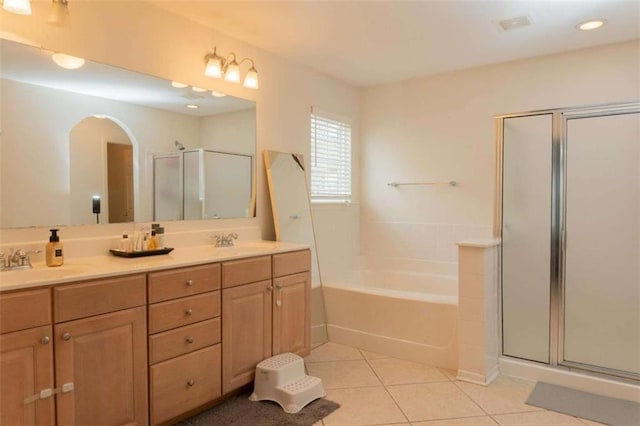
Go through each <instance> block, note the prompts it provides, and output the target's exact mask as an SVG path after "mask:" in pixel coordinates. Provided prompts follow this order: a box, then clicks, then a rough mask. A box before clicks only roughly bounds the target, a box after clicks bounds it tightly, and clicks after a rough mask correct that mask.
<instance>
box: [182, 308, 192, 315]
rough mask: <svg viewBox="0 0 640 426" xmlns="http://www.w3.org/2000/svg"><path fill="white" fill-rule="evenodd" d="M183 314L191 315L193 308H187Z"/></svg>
mask: <svg viewBox="0 0 640 426" xmlns="http://www.w3.org/2000/svg"><path fill="white" fill-rule="evenodd" d="M184 313H185V315H193V309H191V308H189V309H187V310H186V311H184Z"/></svg>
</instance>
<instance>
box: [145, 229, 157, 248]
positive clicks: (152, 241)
mask: <svg viewBox="0 0 640 426" xmlns="http://www.w3.org/2000/svg"><path fill="white" fill-rule="evenodd" d="M157 248H158V240H156V231H155V230H153V229H152V230H151V236H150V237H149V238H148V240H147V250H156V249H157Z"/></svg>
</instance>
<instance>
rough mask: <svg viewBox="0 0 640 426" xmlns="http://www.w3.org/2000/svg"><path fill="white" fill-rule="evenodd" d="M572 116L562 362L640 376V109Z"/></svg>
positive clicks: (568, 124) (567, 161)
mask: <svg viewBox="0 0 640 426" xmlns="http://www.w3.org/2000/svg"><path fill="white" fill-rule="evenodd" d="M565 117H566V121H565V132H566V133H565V145H564V150H565V154H566V155H565V163H564V167H565V171H564V182H565V198H564V199H565V220H564V231H565V232H564V236H565V237H564V238H565V241H564V286H563V289H562V298H561V299H562V305H561V309H560V339H559V340H560V341H559V348H558V349H559V357H558V362H559V363H560V364H564V365H568V366H577V367H583V368H587V369H591V370H595V371H599V370H600V371H605V372H608V373H613V374H619V375H622V376H626V377H632V378H633V377H635V378H640V114H639V113H637V112H636V113H623V114H620V113H618V114H615V115H614V114H610V115H600V116H597V115H594V114H591V115H589V114H582V115H580V114H569V115H566V116H565Z"/></svg>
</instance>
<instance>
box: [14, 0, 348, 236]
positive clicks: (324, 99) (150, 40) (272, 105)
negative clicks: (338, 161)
mask: <svg viewBox="0 0 640 426" xmlns="http://www.w3.org/2000/svg"><path fill="white" fill-rule="evenodd" d="M32 7H33V11H34V14H33V15H32V16H28V17H25V16H18V15H14V14H10V13H6V12H4V11H3V12H1V13H2V31H3V34H4V35H5V36H6V35H10V37H11V38H14V39H22V40H23V41H30V42H32V43H34V44H36V45H41V46H43V47H45V48H47V49H50V50H55V51H62V52H65V53H68V54H72V55H76V56H82V57H85V58H87V59H91V60H94V61H97V62H102V63H106V64H110V65H115V66H120V67H123V68H128V69H131V70H134V71H138V72H143V73H147V74H152V75H155V76H159V77H161V78H165V79H168V80H178V81H182V82H185V83H188V84H193V85H197V86H201V87H205V88H207V89H211V90H217V91H222V92H226V93H228V94H230V95H233V96H237V97H241V98H245V99H250V100H253V101H256V103H257V123H256V128H257V154H258V156H257V159H258V161H257V181H258V182H257V184H258V185H257V194H258V198H257V220H254V221H251V220H249V221H250V222H252V223H255V222H256V221H257V223H258V224H259V225H260V227H261V228H262V235H263V237H265V238H270V237H272V236H273V225H272V218H271V209H270V206H269V198H268V193H267V191H266V179H265V172H264V165H263V163H262V161H261V157H262V151H263V150H264V149H272V150H279V151H288V152H300V153H303V154H304V155H305V158H306V159H307V162H308V158H309V112H310V106H311V105H317V106H319V107H322V108H323V109H325V110H327V111H332V112H335V113H337V114H342V115H345V116H349V117H353V118H357V116H358V91H357V90H356V89H355V88H354V87H352V86H350V85H348V84H345V83H342V82H340V81H337V80H335V79H333V78H330V77H328V76H325V75H322V74H320V73H318V72H315V71H312V70H310V69H309V68H306V67H304V66H300V65H296V64H294V63H291V62H289V61H287V60H284V59H282V58H280V57H278V56H276V55H274V54H271V53H269V52H266V51H263V50H260V49H258V48H256V47H253V46H251V45H249V44H246V43H243V42H240V41H238V40H235V39H232V38H230V37H227V36H225V35H223V34H221V33H218V32H216V31H213V30H211V29H208V28H205V27H203V26H201V25H198V24H196V23H194V22H191V21H188V20H185V19H183V18H180V17H177V16H175V15H172V14H170V13H168V12H166V11H164V10H161V9H158V8H156V7H153V6H152V5H149V4H145V3H143V2H76V3H73V4H72V5H71V6H70V10H71V15H72V21H73V22H72V25H71V27H70V28H57V27H53V26H51V25H47V23H46V18H47V13H48V9H49V8H50V4H49V3H47V2H34V3H33V5H32ZM214 46H217V47H218V51H219V52H221V53H227V52H230V51H234V52H237V53H238V54H239V56H240V57H244V56H249V57H251V58H252V59H253V60H254V61H255V64H256V68H257V69H258V72H259V76H260V89H259V90H257V91H256V90H251V89H246V88H243V87H242V86H241V85H238V84H231V83H226V82H224V81H222V80H215V79H210V78H206V77H204V75H203V71H204V55H205V54H206V53H207V52H210V51H211V50H212V49H213V47H214ZM245 71H246V70H244V69H243V72H245ZM356 126H357V124H356ZM354 140H355V141H356V142H357V128H356V129H354ZM356 166H357V164H356ZM307 169H308V168H307ZM356 173H357V167H356ZM338 209H340V208H338ZM338 211H340V210H338ZM338 216H339V220H341V221H342V222H345V223H344V227H351V225H350V224H348V223H346V222H347V221H349V220H352V217H351V216H349V215H346V214H339V215H338ZM214 225H215V226H224V224H223V223H221V222H220V221H217V222H216V223H215V224H211V223H209V224H208V226H209V227H211V226H214ZM193 226H198V225H193ZM354 226H355V225H354ZM10 234H11V235H10ZM43 235H44V234H43ZM44 236H46V235H44ZM3 238H5V239H6V238H12V239H14V238H18V239H19V235H18V236H16V235H15V233H7V232H3ZM43 238H44V237H43ZM342 238H343V236H342V235H338V234H336V235H335V238H333V236H331V238H330V240H331V241H334V242H335V241H337V242H338V243H339V242H340V241H341V239H342ZM338 247H341V246H340V245H339V246H338Z"/></svg>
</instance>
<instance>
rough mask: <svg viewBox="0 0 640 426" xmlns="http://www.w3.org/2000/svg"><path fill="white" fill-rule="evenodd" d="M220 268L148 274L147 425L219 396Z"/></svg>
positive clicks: (190, 268)
mask: <svg viewBox="0 0 640 426" xmlns="http://www.w3.org/2000/svg"><path fill="white" fill-rule="evenodd" d="M220 269H221V268H220V265H219V264H212V265H204V266H195V267H188V268H179V269H173V270H169V271H162V272H154V273H150V274H149V283H148V291H149V303H150V304H149V365H150V366H149V394H150V397H149V398H150V409H151V413H150V414H151V423H152V424H160V423H164V422H166V421H168V420H171V419H172V418H174V417H176V416H178V415H180V414H182V413H184V412H187V411H189V410H192V409H194V408H197V407H199V406H201V405H203V404H206V403H207V402H209V401H212V400H214V399H216V398H218V397H219V396H220V395H221V394H222V387H221V371H220V370H221V357H222V354H221V352H222V349H221V345H220V336H221V330H220V281H221V280H220Z"/></svg>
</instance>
